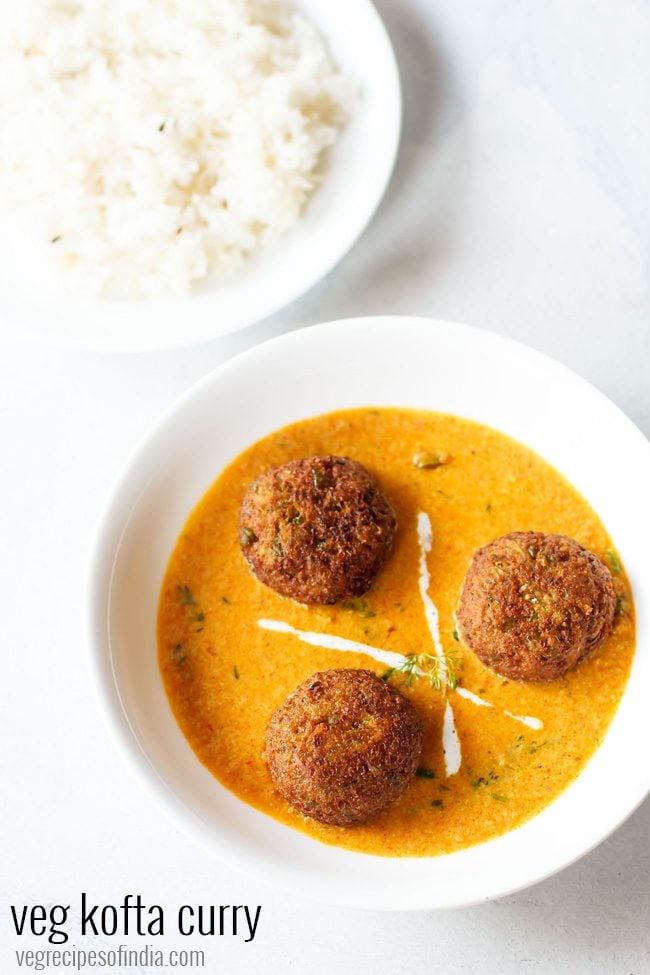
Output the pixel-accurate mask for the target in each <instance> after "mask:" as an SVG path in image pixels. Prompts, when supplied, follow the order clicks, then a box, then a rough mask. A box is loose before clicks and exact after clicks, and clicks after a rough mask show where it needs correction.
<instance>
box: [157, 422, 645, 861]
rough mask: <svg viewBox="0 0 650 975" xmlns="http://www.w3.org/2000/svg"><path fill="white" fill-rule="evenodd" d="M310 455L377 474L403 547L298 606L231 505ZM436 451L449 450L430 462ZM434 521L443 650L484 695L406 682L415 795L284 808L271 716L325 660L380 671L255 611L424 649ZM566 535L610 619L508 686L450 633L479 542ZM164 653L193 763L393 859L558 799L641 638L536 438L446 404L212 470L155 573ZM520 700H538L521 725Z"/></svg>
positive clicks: (586, 510)
mask: <svg viewBox="0 0 650 975" xmlns="http://www.w3.org/2000/svg"><path fill="white" fill-rule="evenodd" d="M311 454H339V455H343V456H348V457H352V458H354V459H355V460H358V461H359V462H360V463H361V464H363V465H364V466H365V467H367V468H368V469H369V470H370V471H371V472H372V473H373V474H375V476H376V477H377V479H378V480H379V483H380V484H381V486H382V488H383V490H384V492H385V493H386V495H387V496H388V498H389V499H390V501H391V503H392V505H393V507H394V508H395V511H396V514H397V518H398V531H397V535H396V539H395V545H394V549H393V553H392V555H391V557H390V559H389V560H388V562H387V564H386V565H385V567H384V568H383V570H382V571H381V572H380V574H379V576H378V577H377V579H376V581H375V583H374V585H373V587H372V588H371V590H370V591H369V592H368V593H367V594H366V595H365V596H364V597H363V598H362V599H359V600H354V601H352V602H351V603H345V604H337V605H335V606H309V607H308V606H302V605H300V604H298V603H295V602H293V601H291V600H289V599H285V598H283V597H281V596H278V595H277V594H276V593H274V592H273V591H272V590H271V589H269V588H267V587H266V586H264V585H262V583H260V582H258V581H257V579H255V577H254V576H253V575H252V573H251V571H250V570H249V568H248V565H247V564H246V562H245V560H244V558H243V557H242V554H241V551H240V547H239V539H238V530H237V529H238V513H239V505H240V503H241V500H242V497H243V495H244V492H245V491H246V488H247V487H248V485H249V484H250V482H251V481H252V480H253V479H254V478H255V477H256V476H257V475H259V474H260V473H261V472H262V471H264V470H266V469H267V468H269V467H273V466H277V465H279V464H283V463H285V462H286V461H289V460H295V459H297V458H300V457H306V456H309V455H311ZM434 454H435V455H436V456H438V457H444V458H445V461H444V463H440V464H437V463H436V464H427V465H425V464H423V463H422V464H419V463H414V458H417V457H418V456H419V457H423V456H428V455H431V456H433V455H434ZM419 512H425V513H426V514H427V515H428V516H429V519H430V521H431V524H432V528H433V545H432V549H431V552H430V553H429V555H428V560H427V565H428V569H429V575H430V588H429V595H430V596H431V598H432V600H433V602H434V603H435V605H436V607H437V609H438V612H439V617H440V637H441V642H442V646H443V648H444V651H445V653H448V654H449V655H450V657H452V658H458V663H459V684H458V687H459V689H461V690H465V691H469V692H471V693H472V695H474V696H476V697H478V698H480V699H483V700H485V701H488V702H490V703H491V704H492V705H494V706H493V707H490V708H488V707H480V706H478V705H477V703H476V701H474V700H473V699H472V698H471V697H462V696H460V695H459V694H458V693H457V692H454V691H453V690H451V689H448V690H447V694H446V697H445V695H444V692H441V691H436V690H435V689H434V688H433V687H432V686H431V684H430V682H428V681H427V680H425V679H419V680H418V679H416V680H413V681H412V683H411V685H410V686H406V684H405V682H404V675H400V674H399V673H396V674H394V675H393V676H392V677H391V678H390V679H391V680H392V681H394V683H395V684H396V686H398V687H400V689H401V690H402V691H403V692H404V693H405V694H406V695H407V696H408V697H410V698H411V700H412V701H413V703H414V704H415V706H416V708H417V710H418V712H419V714H420V716H421V718H422V720H423V722H424V725H425V739H424V749H423V753H422V758H421V768H420V770H419V774H418V775H416V777H415V778H414V779H413V781H412V782H411V784H410V786H409V787H408V789H407V791H406V792H405V794H404V795H403V796H402V797H401V798H400V799H399V800H398V801H397V802H395V803H393V805H391V806H389V807H388V808H387V809H386V810H385V811H384V812H383V813H381V814H380V815H379V816H377V817H376V818H375V819H373V820H372V821H370V822H368V823H367V824H364V825H356V826H348V827H335V826H326V825H323V824H321V823H318V822H315V821H314V820H310V819H308V818H307V817H305V816H303V815H302V814H300V813H298V812H296V811H295V810H294V809H292V808H291V807H290V806H289V805H288V804H287V803H286V802H285V801H284V800H283V799H282V798H281V797H280V796H279V795H278V794H277V793H276V792H275V791H274V789H273V785H272V782H271V779H270V777H269V774H268V772H267V769H266V766H265V764H264V759H263V749H264V738H265V731H266V726H267V723H268V721H269V718H270V716H271V713H272V712H273V711H274V710H275V709H276V708H277V707H279V706H280V705H281V704H282V703H283V701H284V700H285V698H286V697H287V695H288V694H289V693H290V692H291V691H293V690H294V689H295V688H296V687H297V685H298V684H300V683H301V682H302V681H303V680H305V679H306V678H307V677H309V676H310V675H311V674H313V673H315V672H316V671H319V670H327V669H329V668H333V667H337V668H338V667H359V668H367V669H371V670H374V671H375V672H376V673H377V674H379V675H380V676H383V675H384V674H385V672H386V670H387V667H386V664H385V663H380V662H378V661H377V660H375V659H373V658H372V657H370V656H367V655H365V654H362V653H357V652H341V651H336V650H329V649H326V648H321V647H317V646H308V645H306V644H305V643H303V642H301V641H300V640H299V639H297V637H296V636H295V634H292V633H289V632H281V631H270V630H267V629H262V628H260V627H259V626H258V621H259V620H260V619H271V620H277V621H282V622H283V623H286V624H289V625H290V626H291V627H294V628H295V629H297V630H302V631H310V632H318V633H323V634H327V635H330V636H331V635H334V636H338V637H343V638H345V639H348V640H352V641H355V642H358V643H364V644H369V645H371V646H373V647H377V648H381V649H383V650H386V651H390V652H393V653H397V654H403V655H409V654H419V653H421V652H423V651H424V652H432V647H431V635H430V632H429V630H428V628H427V622H426V619H425V613H424V609H423V605H422V601H421V598H420V593H419V591H418V561H419V549H418V533H417V518H418V513H419ZM527 530H536V531H543V532H557V533H560V534H564V535H568V536H570V537H571V538H575V539H576V540H577V541H578V542H580V543H581V544H583V545H585V546H586V547H587V548H589V549H591V550H592V551H594V552H596V553H597V554H598V555H599V556H601V557H602V558H603V559H604V560H605V561H606V563H607V564H608V566H609V568H610V569H611V570H612V575H613V578H614V584H615V587H616V590H617V594H618V604H617V617H616V623H615V627H614V632H613V633H612V635H611V636H610V637H609V639H608V640H607V641H606V642H605V643H604V644H603V645H602V646H601V647H600V648H599V649H598V650H597V651H596V652H595V653H594V654H592V656H591V657H589V658H588V659H587V660H586V661H585V662H584V663H583V664H581V665H580V666H579V667H577V668H576V669H574V670H573V671H571V672H569V673H568V674H567V675H566V676H565V677H564V678H562V679H559V680H556V681H554V682H552V683H548V684H537V685H535V684H517V683H513V682H509V681H506V680H503V679H502V678H500V677H498V676H497V675H496V674H494V673H492V672H491V671H489V670H487V669H486V668H485V667H484V666H483V665H482V664H481V663H480V662H479V661H478V659H477V658H476V657H475V656H474V655H473V654H472V652H471V651H470V650H469V649H467V648H466V647H464V646H463V644H462V643H461V642H459V641H458V635H457V633H456V628H455V623H454V616H453V614H454V611H455V609H456V606H457V603H458V597H459V593H460V588H461V584H462V581H463V578H464V575H465V572H466V570H467V567H468V565H469V562H470V559H471V557H472V554H473V553H474V551H475V550H476V549H477V548H479V547H480V546H482V545H485V544H486V543H487V542H490V541H492V540H493V539H495V538H497V537H499V536H500V535H504V534H506V533H508V532H512V531H527ZM158 647H159V663H160V670H161V673H162V678H163V681H164V685H165V689H166V691H167V695H168V698H169V702H170V705H171V707H172V710H173V713H174V715H175V717H176V720H177V721H178V724H179V726H180V728H181V730H182V732H183V734H184V735H185V737H186V738H187V740H188V742H189V744H190V745H191V747H192V749H193V750H194V752H195V754H196V755H197V757H198V758H199V759H200V761H201V762H202V763H203V764H204V765H205V766H206V767H207V768H208V769H209V770H210V772H211V773H212V774H213V775H214V776H216V778H217V779H219V781H220V782H222V783H223V785H225V786H226V787H227V788H228V789H230V790H231V791H232V792H234V793H235V794H236V795H237V796H239V797H240V798H241V799H243V800H244V801H245V802H247V803H250V805H252V806H254V807H256V808H257V809H259V810H261V811H262V812H264V813H267V814H268V815H270V816H272V817H274V818H275V819H277V820H280V821H281V822H283V823H286V824H288V825H290V826H293V827H294V828H296V829H299V830H301V831H303V832H305V833H308V834H309V835H310V836H312V837H314V838H316V839H318V840H321V841H322V842H325V843H332V844H336V845H337V846H342V847H346V848H348V849H351V850H357V851H361V852H364V853H373V854H380V855H385V856H433V855H436V854H441V853H450V852H452V851H454V850H458V849H461V848H463V847H467V846H470V845H472V844H475V843H480V842H483V841H485V840H488V839H491V838H493V837H495V836H498V835H500V834H502V833H505V832H507V831H508V830H510V829H513V828H514V827H516V826H518V825H520V824H521V823H523V822H524V821H525V820H527V819H529V818H530V817H531V816H533V815H535V814H536V813H538V812H539V811H540V810H541V809H543V808H544V806H546V805H547V804H548V803H549V802H551V800H553V799H554V798H555V797H556V796H557V795H558V794H559V793H560V792H561V791H562V790H563V789H564V788H565V787H566V786H567V785H568V784H569V783H570V782H571V781H572V780H573V779H575V778H576V776H577V775H578V773H579V772H580V771H581V769H582V768H583V767H584V765H585V763H586V762H587V761H588V759H589V757H590V756H591V755H592V754H593V752H594V751H595V750H596V748H597V747H598V746H599V744H600V743H601V742H602V740H603V738H604V735H605V733H606V731H607V728H608V726H609V724H610V721H611V719H612V717H613V715H614V712H615V710H616V707H617V705H618V702H619V701H620V698H621V695H622V693H623V690H624V688H625V684H626V681H627V678H628V675H629V672H630V666H631V662H632V656H633V653H634V621H633V605H632V599H631V595H630V590H629V586H628V583H627V580H626V578H625V574H624V571H623V568H622V566H621V564H620V561H619V559H618V557H617V555H616V554H615V551H614V548H613V545H612V542H611V540H610V539H609V537H608V535H607V533H606V531H605V529H604V528H603V526H602V524H601V523H600V521H599V520H598V518H597V516H596V515H595V513H594V512H593V511H592V509H591V508H590V507H589V505H588V504H587V502H586V501H585V500H584V499H583V498H582V497H581V496H580V495H579V494H578V493H577V491H575V490H574V489H573V488H572V487H571V485H570V484H568V483H567V481H566V480H565V479H564V478H563V477H562V476H561V475H560V474H558V473H557V471H555V470H554V469H553V468H552V467H550V466H549V465H548V464H547V463H545V462H544V461H543V460H542V459H541V458H539V457H538V456H537V455H536V454H534V453H533V452H532V451H531V450H529V449H528V448H526V447H523V446H522V445H521V444H518V443H516V442H515V441H513V440H511V439H509V438H508V437H506V436H504V435H503V434H501V433H498V432H497V431H495V430H492V429H490V428H488V427H485V426H482V425H480V424H477V423H474V422H471V421H468V420H463V419H459V418H457V417H453V416H448V415H444V414H438V413H429V412H422V411H413V410H403V409H357V410H348V411H343V412H338V413H331V414H327V415H324V416H319V417H315V418H313V419H309V420H304V421H301V422H299V423H295V424H293V425H291V426H289V427H285V428H284V429H282V430H279V431H278V432H276V433H274V434H272V435H271V436H269V437H266V438H265V439H263V440H261V441H259V442H258V443H256V444H254V445H253V446H252V447H250V448H249V449H248V450H246V451H244V453H242V454H241V455H240V456H239V457H237V459H236V460H235V461H234V462H233V463H231V464H230V466H229V467H227V468H226V470H225V471H224V472H223V473H222V474H221V475H220V476H219V477H218V478H217V480H216V481H215V482H214V484H213V485H212V487H211V488H210V489H209V490H208V492H207V493H206V494H205V496H204V497H203V498H202V499H201V501H200V502H199V504H198V505H197V506H196V508H195V509H194V511H192V513H191V514H190V517H189V519H188V521H187V523H186V525H185V527H184V528H183V531H182V533H181V535H180V538H179V539H178V542H177V544H176V547H175V549H174V552H173V554H172V557H171V559H170V562H169V566H168V569H167V573H166V575H165V579H164V582H163V587H162V592H161V598H160V606H159V616H158ZM446 702H449V703H450V704H451V705H452V706H453V714H454V720H455V725H456V730H457V734H458V739H459V744H460V748H461V755H462V761H461V765H460V768H459V770H458V772H457V773H456V774H454V775H450V776H447V775H446V772H445V761H444V755H443V750H442V725H443V715H444V712H445V707H446ZM511 715H527V716H534V718H536V719H538V723H541V724H542V725H543V727H542V728H541V730H539V729H536V728H530V727H528V726H526V725H524V724H522V723H520V722H517V721H516V720H514V719H513V717H512V716H511Z"/></svg>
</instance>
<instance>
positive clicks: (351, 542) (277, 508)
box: [239, 456, 397, 604]
mask: <svg viewBox="0 0 650 975" xmlns="http://www.w3.org/2000/svg"><path fill="white" fill-rule="evenodd" d="M396 525H397V522H396V519H395V513H394V511H393V509H392V508H391V506H390V504H389V502H388V501H387V499H386V497H385V496H384V494H383V493H382V490H381V488H380V487H379V485H378V484H377V481H376V480H375V478H374V477H373V476H372V474H370V473H369V472H368V471H367V470H366V469H365V468H364V467H362V466H361V464H358V463H357V462H356V461H354V460H350V458H349V457H332V456H329V457H305V458H303V459H301V460H293V461H290V462H289V463H288V464H282V466H281V467H274V468H272V469H271V470H268V471H265V472H264V473H263V474H261V475H260V476H259V477H258V478H256V480H255V481H253V483H252V484H251V485H250V487H249V488H248V490H247V492H246V495H245V496H244V500H243V502H242V505H241V510H240V517H239V539H240V542H241V547H242V551H243V553H244V556H245V558H246V559H247V560H248V562H249V563H250V565H251V567H252V569H253V572H254V573H255V575H256V576H257V578H258V579H259V580H260V581H261V582H264V583H265V584H266V585H267V586H270V587H271V589H274V590H275V591H276V592H278V593H280V595H282V596H290V597H291V598H292V599H296V600H298V602H300V603H320V604H325V603H336V602H339V601H340V600H342V599H350V598H352V597H355V596H362V595H363V594H364V593H365V592H366V591H367V590H368V589H369V588H370V586H371V585H372V582H373V580H374V578H375V576H376V575H377V573H378V572H379V570H380V569H381V567H382V566H383V564H384V562H385V561H386V559H387V557H388V555H389V553H390V551H391V548H392V544H393V536H394V534H395V528H396Z"/></svg>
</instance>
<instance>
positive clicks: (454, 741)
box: [442, 701, 462, 776]
mask: <svg viewBox="0 0 650 975" xmlns="http://www.w3.org/2000/svg"><path fill="white" fill-rule="evenodd" d="M442 751H443V753H444V756H445V772H446V773H447V775H448V776H450V775H455V774H456V772H458V770H459V768H460V763H461V761H462V756H461V751H460V740H459V738H458V732H457V731H456V723H455V721H454V709H453V708H452V706H451V704H450V703H449V701H447V703H446V705H445V716H444V718H443V721H442Z"/></svg>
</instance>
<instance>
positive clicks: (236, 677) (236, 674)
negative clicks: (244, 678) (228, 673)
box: [232, 664, 239, 680]
mask: <svg viewBox="0 0 650 975" xmlns="http://www.w3.org/2000/svg"><path fill="white" fill-rule="evenodd" d="M232 675H233V677H234V678H235V680H239V671H238V670H237V665H236V664H235V665H234V667H233V668H232Z"/></svg>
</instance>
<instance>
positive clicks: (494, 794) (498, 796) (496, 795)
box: [490, 792, 508, 802]
mask: <svg viewBox="0 0 650 975" xmlns="http://www.w3.org/2000/svg"><path fill="white" fill-rule="evenodd" d="M490 795H491V796H492V798H493V799H496V801H497V802H507V801H508V797H507V796H504V795H503V793H502V792H491V793H490Z"/></svg>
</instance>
